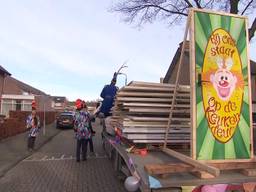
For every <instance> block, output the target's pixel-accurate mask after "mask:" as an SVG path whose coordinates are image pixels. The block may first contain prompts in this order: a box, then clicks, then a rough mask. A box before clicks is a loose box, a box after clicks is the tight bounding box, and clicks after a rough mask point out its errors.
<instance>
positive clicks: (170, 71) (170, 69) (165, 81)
mask: <svg viewBox="0 0 256 192" xmlns="http://www.w3.org/2000/svg"><path fill="white" fill-rule="evenodd" d="M182 44H183V42H181V43H180V44H179V48H178V49H177V51H176V53H175V55H174V57H173V59H172V62H171V64H170V66H169V68H168V70H167V73H166V74H165V77H164V80H163V82H164V83H168V80H169V79H170V77H171V74H172V71H173V70H174V67H175V65H176V64H177V63H178V61H179V58H180V54H181V49H182ZM187 45H188V41H186V45H185V46H187ZM187 48H188V47H187ZM184 56H185V57H189V52H188V49H186V48H185V51H184ZM183 62H184V60H183Z"/></svg>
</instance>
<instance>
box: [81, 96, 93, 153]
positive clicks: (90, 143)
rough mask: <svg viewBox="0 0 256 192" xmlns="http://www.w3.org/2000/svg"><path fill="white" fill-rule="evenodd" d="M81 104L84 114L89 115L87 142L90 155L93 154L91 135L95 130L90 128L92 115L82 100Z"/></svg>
mask: <svg viewBox="0 0 256 192" xmlns="http://www.w3.org/2000/svg"><path fill="white" fill-rule="evenodd" d="M82 105H83V112H84V113H86V115H88V116H89V131H90V132H91V137H90V138H89V139H88V142H89V148H90V152H91V154H92V155H94V147H93V141H92V137H93V136H94V135H95V131H94V130H93V128H92V119H93V118H94V117H93V115H91V114H90V112H89V111H88V107H87V105H86V103H85V101H84V100H83V101H82Z"/></svg>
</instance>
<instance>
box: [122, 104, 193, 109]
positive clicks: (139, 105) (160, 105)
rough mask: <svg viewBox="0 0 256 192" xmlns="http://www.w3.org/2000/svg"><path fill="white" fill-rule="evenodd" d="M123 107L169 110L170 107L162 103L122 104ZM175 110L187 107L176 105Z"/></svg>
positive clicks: (186, 106) (187, 106)
mask: <svg viewBox="0 0 256 192" xmlns="http://www.w3.org/2000/svg"><path fill="white" fill-rule="evenodd" d="M123 106H125V107H126V106H127V107H163V108H170V107H171V105H169V104H162V103H123ZM174 107H175V108H189V109H190V106H189V105H186V104H176V105H174Z"/></svg>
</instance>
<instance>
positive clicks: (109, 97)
mask: <svg viewBox="0 0 256 192" xmlns="http://www.w3.org/2000/svg"><path fill="white" fill-rule="evenodd" d="M116 78H117V75H116V73H115V74H114V76H113V78H112V80H111V83H110V84H109V85H105V86H104V88H103V89H102V91H101V94H100V96H101V98H102V99H103V101H102V105H101V108H100V113H102V114H103V115H104V117H108V116H110V115H111V114H110V110H111V108H112V107H113V104H114V99H115V96H116V93H117V91H118V87H117V86H116Z"/></svg>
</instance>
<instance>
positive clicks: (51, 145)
mask: <svg viewBox="0 0 256 192" xmlns="http://www.w3.org/2000/svg"><path fill="white" fill-rule="evenodd" d="M93 126H94V129H95V130H96V136H94V138H93V141H94V148H95V155H92V154H90V153H88V159H87V161H81V162H79V163H78V162H76V160H75V146H76V140H75V138H74V133H73V130H62V131H61V132H60V133H59V134H58V135H57V136H55V137H54V138H53V139H52V140H51V141H50V142H48V143H47V144H46V145H44V146H43V147H42V148H41V149H40V150H38V151H37V152H35V153H34V154H32V155H31V156H29V157H28V158H26V159H25V160H23V161H22V162H20V163H19V164H17V165H16V166H15V167H14V168H13V169H11V170H10V171H9V172H8V173H7V174H6V175H5V176H4V177H2V178H1V179H0V191H1V192H2V191H3V192H32V191H33V192H115V191H116V192H122V191H124V192H125V189H124V185H123V181H121V180H119V179H118V178H117V174H116V173H115V172H114V169H113V164H112V162H111V161H110V160H109V159H108V158H107V156H106V154H105V152H104V150H103V149H102V144H101V136H100V132H101V127H100V126H99V124H94V125H93ZM88 152H89V148H88Z"/></svg>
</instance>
